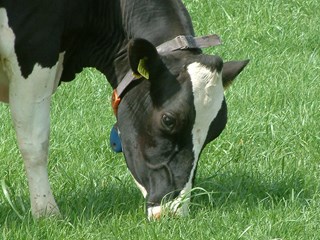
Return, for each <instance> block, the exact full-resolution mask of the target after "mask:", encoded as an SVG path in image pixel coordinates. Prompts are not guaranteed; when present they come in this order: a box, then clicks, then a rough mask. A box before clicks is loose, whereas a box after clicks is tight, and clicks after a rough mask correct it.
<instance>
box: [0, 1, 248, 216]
mask: <svg viewBox="0 0 320 240" xmlns="http://www.w3.org/2000/svg"><path fill="white" fill-rule="evenodd" d="M179 35H183V36H194V30H193V27H192V23H191V20H190V17H189V14H188V12H187V11H186V9H185V7H184V5H183V4H182V2H181V1H180V0H0V100H1V101H2V102H7V103H9V105H10V110H11V114H12V120H13V122H14V126H15V130H16V134H17V140H18V145H19V149H20V151H21V153H22V156H23V159H24V164H25V169H26V173H27V178H28V184H29V191H30V199H31V208H32V213H33V215H34V216H35V217H39V216H44V215H51V214H58V213H59V210H58V206H57V204H56V202H55V199H54V197H53V194H52V191H51V188H50V184H49V181H48V173H47V157H48V142H49V125H50V119H49V111H50V101H51V95H52V94H53V93H54V92H55V90H56V88H57V86H58V85H59V83H60V82H61V81H71V80H72V79H74V76H75V74H76V73H77V72H80V71H81V70H82V68H83V67H95V68H97V69H98V70H100V71H101V72H102V73H104V74H105V75H106V77H107V79H108V81H109V83H110V84H111V86H112V87H113V88H114V89H116V88H117V86H118V85H119V84H120V82H121V81H122V80H123V79H124V78H125V76H126V75H127V73H128V72H130V71H132V72H133V74H134V75H135V76H137V75H139V77H138V78H139V79H138V80H135V81H132V82H131V83H129V84H128V86H126V87H125V89H124V90H123V93H122V94H121V103H120V105H119V106H118V111H117V119H118V123H117V124H118V129H119V131H120V132H121V141H122V147H123V153H124V156H125V159H126V162H127V165H128V168H129V170H130V171H131V173H132V175H133V178H134V180H135V182H136V183H137V185H138V187H139V188H140V189H141V191H142V193H143V195H144V197H145V198H146V202H147V211H148V217H149V218H158V217H159V216H160V215H161V212H162V211H163V208H164V206H167V207H168V208H169V209H170V210H171V211H172V212H173V213H176V214H180V215H184V214H186V213H187V212H188V206H187V202H188V201H186V199H189V197H190V196H189V195H190V190H191V188H192V182H193V179H194V175H195V171H196V167H197V162H198V159H199V155H200V153H201V151H202V149H203V148H204V147H205V145H206V144H207V143H209V142H210V141H212V140H213V139H215V138H216V137H218V136H219V134H220V133H221V131H222V130H223V129H224V127H225V125H226V122H227V106H226V102H225V98H224V88H225V87H226V86H227V85H229V83H230V82H231V81H232V80H233V79H234V78H235V77H236V76H237V75H238V74H239V73H240V72H241V71H242V69H243V68H244V67H245V66H246V64H247V63H248V61H238V62H226V63H223V61H222V60H221V58H220V57H218V56H210V55H205V54H202V52H201V50H200V48H194V47H193V48H187V49H178V50H175V51H164V52H161V53H159V52H158V51H157V49H156V46H159V45H161V44H162V43H164V42H167V41H169V40H171V39H174V38H175V37H177V36H179ZM146 79H148V80H146ZM165 196H166V198H167V200H168V201H167V203H166V204H164V205H161V204H160V203H161V201H162V199H163V198H164V197H165ZM182 202H183V204H181V203H182Z"/></svg>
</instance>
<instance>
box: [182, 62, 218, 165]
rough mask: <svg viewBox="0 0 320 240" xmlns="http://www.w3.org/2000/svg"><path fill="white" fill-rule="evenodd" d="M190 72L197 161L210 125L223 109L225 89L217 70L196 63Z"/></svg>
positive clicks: (194, 146) (189, 67) (193, 133)
mask: <svg viewBox="0 0 320 240" xmlns="http://www.w3.org/2000/svg"><path fill="white" fill-rule="evenodd" d="M188 72H189V74H190V77H191V82H192V90H193V96H194V106H195V110H196V118H195V123H194V125H193V129H192V136H193V139H192V140H193V152H194V157H195V159H198V157H199V154H200V151H201V149H202V147H203V144H204V141H205V140H206V137H207V134H208V131H209V127H210V124H211V123H212V121H213V120H214V119H215V118H216V116H217V114H218V112H219V111H220V109H221V105H222V102H223V99H224V89H223V85H222V75H221V73H220V72H217V71H216V70H215V71H212V70H211V69H209V68H208V67H206V66H204V65H202V64H200V63H197V62H196V63H192V64H190V65H189V66H188ZM194 165H196V164H194ZM194 167H195V166H194Z"/></svg>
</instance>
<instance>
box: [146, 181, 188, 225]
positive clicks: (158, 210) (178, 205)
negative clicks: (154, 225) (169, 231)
mask: <svg viewBox="0 0 320 240" xmlns="http://www.w3.org/2000/svg"><path fill="white" fill-rule="evenodd" d="M190 196H191V195H190V189H188V187H186V188H185V189H183V190H182V191H181V192H180V194H179V196H178V197H176V198H175V199H173V200H171V201H168V202H165V203H162V204H159V205H154V206H149V207H148V209H147V214H148V220H150V221H151V220H159V219H161V218H163V217H185V216H187V215H188V214H189V203H190Z"/></svg>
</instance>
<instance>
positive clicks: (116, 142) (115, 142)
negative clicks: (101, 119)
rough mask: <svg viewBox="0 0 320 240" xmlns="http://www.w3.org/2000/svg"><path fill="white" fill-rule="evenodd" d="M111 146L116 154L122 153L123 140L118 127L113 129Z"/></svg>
mask: <svg viewBox="0 0 320 240" xmlns="http://www.w3.org/2000/svg"><path fill="white" fill-rule="evenodd" d="M110 146H111V148H112V150H113V151H114V152H116V153H119V152H122V145H121V139H120V136H119V131H118V128H117V126H116V125H114V126H113V127H112V129H111V133H110Z"/></svg>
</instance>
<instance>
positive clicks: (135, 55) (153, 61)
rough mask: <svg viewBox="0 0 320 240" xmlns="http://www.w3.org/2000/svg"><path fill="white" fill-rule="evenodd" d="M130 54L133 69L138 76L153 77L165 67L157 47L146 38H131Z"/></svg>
mask: <svg viewBox="0 0 320 240" xmlns="http://www.w3.org/2000/svg"><path fill="white" fill-rule="evenodd" d="M128 55H129V64H130V67H131V70H132V71H133V74H134V75H136V76H137V77H144V78H146V79H149V78H152V76H156V74H157V72H158V71H160V70H161V69H162V67H163V63H162V61H161V59H160V56H159V54H158V52H157V49H156V48H155V47H154V46H153V45H152V43H150V42H149V41H147V40H145V39H141V38H137V39H133V40H131V41H130V42H129V45H128Z"/></svg>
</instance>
